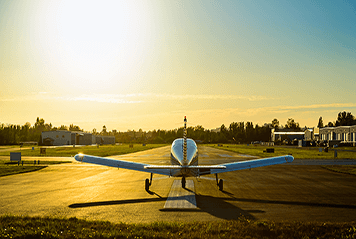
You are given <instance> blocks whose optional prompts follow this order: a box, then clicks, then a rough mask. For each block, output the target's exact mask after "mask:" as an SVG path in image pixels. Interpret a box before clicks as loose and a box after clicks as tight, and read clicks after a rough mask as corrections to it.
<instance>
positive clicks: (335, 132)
mask: <svg viewBox="0 0 356 239" xmlns="http://www.w3.org/2000/svg"><path fill="white" fill-rule="evenodd" d="M320 140H322V141H327V142H332V143H333V144H335V143H341V142H342V143H352V144H353V145H355V143H356V125H353V126H337V127H325V128H320Z"/></svg>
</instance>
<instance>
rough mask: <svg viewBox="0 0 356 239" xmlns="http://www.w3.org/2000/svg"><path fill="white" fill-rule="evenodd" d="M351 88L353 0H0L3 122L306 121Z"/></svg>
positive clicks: (340, 101)
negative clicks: (40, 119)
mask: <svg viewBox="0 0 356 239" xmlns="http://www.w3.org/2000/svg"><path fill="white" fill-rule="evenodd" d="M355 90H356V3H355V2H354V1H353V0H350V1H342V0H340V1H325V0H314V1H309V0H308V1H282V2H281V1H273V0H271V1H248V0H246V1H194V0H187V1H166V0H157V1H154V0H152V1H146V0H142V1H140V0H136V1H103V0H100V1H90V0H83V1H75V0H68V1H57V0H31V1H26V0H23V1H20V0H19V1H12V0H9V1H4V0H0V123H5V124H6V123H11V124H20V125H24V124H25V123H26V122H30V123H31V124H34V123H35V121H36V118H37V117H40V118H44V119H45V121H46V122H47V123H49V122H51V123H52V124H53V125H54V126H60V125H69V124H75V125H79V126H80V127H81V128H84V130H87V131H91V130H92V129H93V128H96V129H97V130H98V131H100V130H101V129H102V126H103V125H106V127H107V129H108V130H113V129H117V130H118V131H126V130H128V129H130V130H138V129H140V128H142V129H143V130H153V129H174V128H178V127H181V126H182V125H183V118H184V116H187V119H188V125H189V123H190V125H193V126H194V125H202V126H203V127H204V128H207V129H212V128H216V127H220V126H221V125H222V124H225V125H226V126H228V125H229V124H230V123H231V122H240V121H244V122H247V121H252V122H253V123H254V124H256V123H258V124H260V125H262V124H263V123H270V122H271V121H272V120H273V119H274V118H277V119H278V120H279V121H280V123H281V124H283V125H284V124H285V123H286V121H287V119H288V118H294V120H295V121H296V122H299V124H300V125H301V126H309V127H313V126H316V125H317V123H318V119H319V117H320V116H322V117H323V120H324V124H327V123H328V122H329V121H335V120H336V118H337V114H338V113H339V112H340V111H344V110H345V111H347V112H352V114H353V115H356V97H355Z"/></svg>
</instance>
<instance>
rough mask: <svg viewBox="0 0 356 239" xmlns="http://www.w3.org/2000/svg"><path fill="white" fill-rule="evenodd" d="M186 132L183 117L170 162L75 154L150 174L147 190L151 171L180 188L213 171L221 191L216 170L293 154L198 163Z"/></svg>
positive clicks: (278, 160) (251, 165) (279, 161)
mask: <svg viewBox="0 0 356 239" xmlns="http://www.w3.org/2000/svg"><path fill="white" fill-rule="evenodd" d="M186 135H187V118H186V117H184V130H183V138H178V139H176V140H174V141H173V143H172V146H171V165H150V164H143V163H136V162H130V161H123V160H115V159H109V158H103V157H96V156H90V155H84V154H77V155H75V159H76V160H77V161H79V162H85V163H92V164H99V165H104V166H109V167H115V168H124V169H131V170H137V171H142V172H148V173H151V177H150V179H148V178H147V179H146V180H145V189H146V191H149V187H150V186H151V185H152V177H153V174H162V175H167V176H171V177H181V178H182V187H183V188H185V184H186V178H187V177H199V176H202V175H208V174H215V177H216V183H217V185H218V187H219V190H221V191H222V190H223V180H222V179H220V180H219V179H218V174H219V173H225V172H231V171H237V170H242V169H251V168H257V167H264V166H268V165H275V164H282V163H287V162H292V161H293V160H294V158H293V156H291V155H285V156H279V157H272V158H264V159H256V160H247V161H242V162H234V163H225V164H219V165H198V147H197V145H196V143H195V142H194V140H193V139H189V138H187V137H186Z"/></svg>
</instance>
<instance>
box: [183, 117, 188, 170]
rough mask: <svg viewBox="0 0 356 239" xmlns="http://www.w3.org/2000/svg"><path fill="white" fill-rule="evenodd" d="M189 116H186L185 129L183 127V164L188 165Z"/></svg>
mask: <svg viewBox="0 0 356 239" xmlns="http://www.w3.org/2000/svg"><path fill="white" fill-rule="evenodd" d="M187 164H188V162H187V117H186V116H184V129H183V165H187Z"/></svg>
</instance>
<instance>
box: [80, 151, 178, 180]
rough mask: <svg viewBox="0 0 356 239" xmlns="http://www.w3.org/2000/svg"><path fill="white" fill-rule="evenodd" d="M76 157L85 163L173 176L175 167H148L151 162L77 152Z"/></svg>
mask: <svg viewBox="0 0 356 239" xmlns="http://www.w3.org/2000/svg"><path fill="white" fill-rule="evenodd" d="M74 158H75V160H77V161H79V162H84V163H92V164H98V165H103V166H109V167H114V168H124V169H131V170H136V171H142V172H147V173H154V174H162V175H166V176H171V175H172V174H171V169H173V168H149V167H147V166H151V165H149V164H144V163H136V162H130V161H124V160H116V159H109V158H103V157H96V156H90V155H84V154H77V155H75V156H74Z"/></svg>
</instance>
